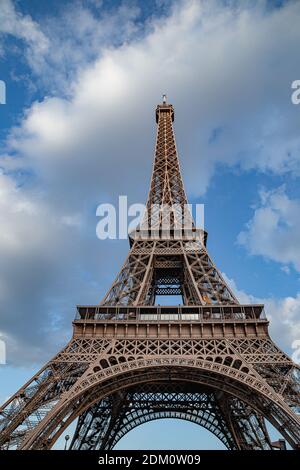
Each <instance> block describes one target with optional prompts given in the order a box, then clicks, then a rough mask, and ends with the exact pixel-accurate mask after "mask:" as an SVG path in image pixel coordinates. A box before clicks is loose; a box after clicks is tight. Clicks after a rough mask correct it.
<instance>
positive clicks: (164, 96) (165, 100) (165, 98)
mask: <svg viewBox="0 0 300 470" xmlns="http://www.w3.org/2000/svg"><path fill="white" fill-rule="evenodd" d="M166 103H167V95H163V104H166Z"/></svg>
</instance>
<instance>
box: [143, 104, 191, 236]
mask: <svg viewBox="0 0 300 470" xmlns="http://www.w3.org/2000/svg"><path fill="white" fill-rule="evenodd" d="M173 121H174V108H173V106H172V105H171V104H168V103H167V99H166V96H165V95H164V96H163V102H162V104H159V105H158V106H157V108H156V122H157V133H156V145H155V156H154V165H153V171H152V176H151V183H150V190H149V194H148V199H147V214H146V218H147V219H148V227H149V226H151V227H153V225H155V226H156V228H158V229H159V230H161V228H162V225H163V224H164V227H166V223H167V218H168V220H170V227H169V228H171V229H173V228H174V226H175V225H176V224H177V225H178V224H179V223H180V224H182V225H183V224H184V225H185V226H187V225H188V224H189V225H190V226H192V225H194V224H193V222H192V218H191V215H190V212H189V209H188V206H187V197H186V194H185V190H184V186H183V181H182V177H181V171H180V165H179V159H178V154H177V148H176V142H175V135H174V130H173ZM165 208H169V209H170V212H169V213H167V211H165Z"/></svg>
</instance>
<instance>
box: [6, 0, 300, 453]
mask: <svg viewBox="0 0 300 470" xmlns="http://www.w3.org/2000/svg"><path fill="white" fill-rule="evenodd" d="M299 24H300V2H299V1H279V0H277V1H276V0H274V1H271V0H269V1H267V0H266V1H263V0H261V1H259V0H258V1H255V0H251V1H250V0H249V1H247V0H244V1H242V2H241V1H234V0H226V1H225V0H223V1H222V0H209V1H208V0H207V1H200V0H198V1H193V0H191V1H189V0H186V1H180V0H178V1H168V0H156V1H154V0H153V1H140V2H139V1H134V0H133V1H130V0H128V1H109V0H108V1H105V0H103V1H101V0H64V1H59V0H48V1H47V2H41V1H39V0H15V1H13V0H0V79H1V80H4V81H5V83H6V88H7V97H6V100H7V104H6V105H0V139H1V141H0V336H1V338H2V339H4V340H5V342H6V345H7V365H2V366H0V377H1V390H0V399H1V400H0V401H1V402H2V401H3V400H4V399H5V398H7V396H9V395H10V394H12V393H13V392H14V391H15V390H16V389H17V388H18V387H19V386H20V385H22V383H23V381H24V380H25V379H27V378H29V377H30V376H31V374H32V373H33V372H34V371H35V370H36V369H37V368H38V367H39V366H40V365H41V364H43V363H44V362H45V361H46V360H47V359H49V358H50V357H51V356H52V355H53V354H55V352H57V350H58V349H59V348H60V347H62V346H63V345H64V344H65V342H66V341H67V340H68V338H69V337H70V335H71V321H72V319H73V317H74V313H75V305H76V304H93V303H97V302H98V301H99V300H100V299H101V297H102V295H103V294H104V293H105V291H106V290H107V288H108V287H109V285H110V283H111V282H112V280H113V278H114V275H115V273H116V271H117V270H118V268H119V267H120V264H121V262H122V260H123V259H124V256H125V255H126V252H127V250H128V243H127V241H125V240H123V241H117V240H113V241H100V240H98V239H97V237H96V225H97V222H98V219H97V217H96V208H97V206H98V204H100V203H103V202H112V203H114V202H116V201H117V199H118V196H119V195H122V194H126V195H128V198H129V202H144V200H145V198H146V194H147V190H148V186H149V178H150V172H151V167H152V158H153V147H154V138H155V120H154V109H155V106H156V104H157V103H158V102H159V101H160V100H161V95H162V93H167V95H168V100H169V101H170V102H171V103H172V104H173V105H174V106H175V131H176V137H177V146H178V150H179V154H180V160H181V165H182V170H183V176H184V179H185V186H186V189H187V192H188V196H189V199H190V202H203V203H204V204H205V224H206V229H207V230H208V232H209V238H208V249H209V251H210V253H211V255H212V257H213V259H214V260H215V262H216V263H217V265H218V267H219V268H220V270H221V271H222V272H223V273H224V274H225V276H226V277H227V279H228V282H229V283H230V285H231V286H232V287H233V289H234V291H235V292H236V294H237V295H238V297H239V299H240V300H241V301H242V302H252V301H253V302H264V303H265V304H266V311H267V315H268V317H269V318H270V320H271V333H272V336H273V337H274V339H275V340H276V341H277V343H278V344H279V345H280V346H281V347H282V348H284V349H285V350H286V351H288V352H289V353H292V352H293V344H294V345H295V341H297V340H300V273H299V271H300V217H299V214H300V189H299V177H300V134H299V129H300V105H298V106H296V105H294V104H292V102H291V93H292V90H291V84H292V82H293V81H294V80H296V79H300V55H299V43H300V28H299ZM151 426H152V425H151ZM149 429H150V428H149ZM155 432H156V431H155ZM144 448H145V446H144Z"/></svg>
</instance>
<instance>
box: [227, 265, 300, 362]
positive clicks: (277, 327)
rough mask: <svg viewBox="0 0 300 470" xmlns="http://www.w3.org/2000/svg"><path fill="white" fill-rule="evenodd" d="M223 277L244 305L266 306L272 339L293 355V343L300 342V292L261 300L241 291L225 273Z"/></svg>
mask: <svg viewBox="0 0 300 470" xmlns="http://www.w3.org/2000/svg"><path fill="white" fill-rule="evenodd" d="M223 276H224V277H225V279H226V281H227V283H228V284H229V286H230V287H231V289H232V290H233V291H234V293H235V294H236V296H237V298H238V300H239V301H240V302H241V303H242V304H252V303H254V304H255V303H256V304H264V305H265V313H266V317H267V319H268V320H269V321H270V326H269V331H270V335H271V338H272V339H274V341H275V342H276V344H277V345H278V346H279V347H280V348H281V349H282V350H283V351H285V352H287V353H288V354H292V353H293V342H294V341H295V340H300V292H298V293H297V294H296V295H295V296H294V297H292V296H289V297H284V298H269V297H266V298H259V297H255V296H253V295H251V294H248V293H246V292H244V291H242V290H239V289H238V288H237V285H236V283H235V281H234V280H233V279H229V278H228V277H227V276H226V274H224V273H223Z"/></svg>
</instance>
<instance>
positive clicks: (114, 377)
mask: <svg viewBox="0 0 300 470" xmlns="http://www.w3.org/2000/svg"><path fill="white" fill-rule="evenodd" d="M173 120H174V110H173V107H172V105H169V104H167V103H166V102H165V101H164V102H163V103H162V104H161V105H158V106H157V109H156V121H157V123H158V126H157V138H156V148H155V158H154V165H153V172H152V179H151V185H150V191H149V196H148V200H147V209H148V210H147V211H146V213H145V217H144V220H143V223H142V224H141V226H140V227H139V228H137V229H136V230H135V231H134V232H133V233H131V234H130V236H129V241H130V251H129V254H128V256H127V258H126V260H125V262H124V264H123V266H122V268H121V270H120V272H119V274H118V275H117V277H116V279H115V281H114V283H113V284H112V286H111V288H110V289H109V291H108V292H107V294H106V295H105V297H104V298H103V300H102V301H101V302H100V304H99V305H95V306H78V307H77V315H76V319H75V321H74V322H73V336H72V339H71V340H70V342H69V343H68V344H67V345H66V347H65V348H64V349H63V350H62V351H61V352H59V353H58V354H57V355H56V356H55V357H54V358H53V359H52V360H50V361H49V362H48V363H47V364H46V365H45V366H44V367H43V368H42V369H41V370H40V371H39V372H38V373H37V374H36V375H35V376H34V377H33V378H32V379H31V380H30V381H29V382H27V383H26V384H25V385H24V386H23V387H22V388H21V389H20V390H19V391H18V392H17V393H16V394H15V395H13V396H12V397H11V398H10V399H9V400H8V401H7V402H6V403H5V404H4V405H3V406H2V407H1V409H0V446H1V448H2V449H45V448H46V449H47V448H51V447H52V446H53V445H54V443H55V442H56V440H57V439H58V437H59V436H60V435H61V434H62V432H63V431H64V430H65V429H66V428H67V427H68V426H69V424H70V423H71V422H72V421H73V420H75V419H76V418H78V421H77V428H76V431H75V433H74V436H73V439H72V442H71V445H70V448H72V449H111V448H113V447H114V446H115V444H116V443H117V442H118V441H119V439H120V438H121V437H122V436H124V435H125V434H126V433H127V432H129V431H130V430H131V429H133V428H134V427H136V426H138V425H140V424H142V423H145V422H147V421H150V420H155V419H160V418H180V419H184V420H189V421H191V422H194V423H196V424H199V425H201V426H204V427H205V428H207V429H208V430H210V431H211V432H212V433H214V434H215V435H216V436H217V437H218V438H219V439H220V440H221V441H222V442H223V443H224V445H225V446H226V447H227V448H228V449H271V448H272V447H273V446H272V443H271V441H270V438H269V435H268V431H267V427H266V421H268V422H269V423H271V424H272V425H273V426H274V427H275V428H276V429H277V430H278V431H279V433H280V434H281V435H282V436H283V438H284V439H285V440H286V441H287V442H288V443H289V444H290V446H291V447H292V448H293V449H297V448H299V443H300V419H299V413H300V370H299V368H298V367H297V366H296V365H295V364H294V363H293V362H292V361H291V359H290V358H289V357H288V356H287V355H286V354H285V353H284V352H282V351H281V350H280V349H279V348H278V347H277V346H276V345H275V344H274V342H273V341H272V340H271V338H270V336H269V334H268V321H267V319H266V318H265V316H264V308H263V305H241V304H240V303H239V302H238V300H237V298H236V297H235V295H234V294H233V292H232V291H231V290H230V288H229V287H228V285H227V284H226V282H225V280H224V278H223V277H222V275H221V274H220V272H219V271H218V269H217V268H216V266H215V264H214V263H213V261H212V259H211V258H210V256H209V254H208V252H207V249H206V241H207V234H206V232H204V231H202V230H200V229H197V228H196V227H195V224H194V221H193V219H192V216H191V214H190V212H189V211H188V210H186V206H185V205H186V203H187V198H186V193H185V190H184V186H183V182H182V177H181V172H180V167H179V160H178V155H177V150H176V144H175V137H174V132H173ZM162 206H165V207H167V208H170V211H169V215H168V217H166V213H165V212H164V211H162V210H161V207H162ZM167 218H168V220H166V219H167ZM150 221H151V230H150V229H149V225H150V224H149V222H150ZM182 221H184V222H185V224H186V225H187V226H188V227H189V230H187V231H185V230H182V228H181V226H180V222H182ZM168 224H169V225H168ZM166 226H168V227H169V229H170V230H169V231H167V230H166ZM158 295H159V296H160V295H168V296H170V295H181V296H182V299H183V305H176V306H159V305H157V304H156V299H157V296H158Z"/></svg>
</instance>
